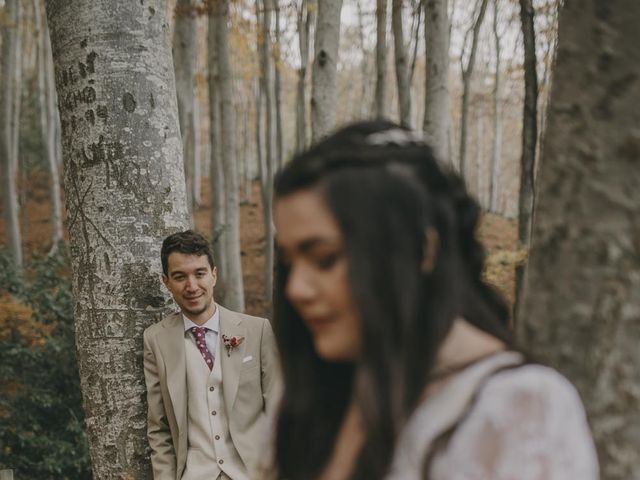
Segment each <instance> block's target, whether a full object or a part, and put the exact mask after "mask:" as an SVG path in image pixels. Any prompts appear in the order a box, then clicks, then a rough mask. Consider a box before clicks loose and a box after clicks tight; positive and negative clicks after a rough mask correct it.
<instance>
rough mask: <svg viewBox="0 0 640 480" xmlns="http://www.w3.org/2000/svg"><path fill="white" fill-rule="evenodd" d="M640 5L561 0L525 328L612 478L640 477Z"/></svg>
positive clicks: (524, 306) (523, 313)
mask: <svg viewBox="0 0 640 480" xmlns="http://www.w3.org/2000/svg"><path fill="white" fill-rule="evenodd" d="M638 22H640V3H638V2H637V1H635V0H626V1H623V2H616V4H615V6H614V5H613V4H609V3H602V4H597V3H586V4H585V3H584V2H577V1H567V2H565V6H564V9H563V10H562V11H561V13H560V26H559V45H558V56H557V62H556V68H555V73H554V80H553V87H552V92H551V100H550V103H549V107H548V108H549V110H548V128H547V130H546V132H547V133H546V136H545V140H544V144H545V145H544V151H543V155H544V158H543V159H542V161H541V163H540V168H539V173H538V180H537V183H536V186H537V194H536V210H535V218H534V224H533V236H532V248H531V255H530V260H529V266H528V268H527V277H526V286H525V293H524V296H523V299H522V302H521V307H522V308H521V315H520V321H519V327H520V328H519V332H518V333H519V334H520V336H521V340H522V341H523V342H524V344H525V345H526V346H528V347H532V348H533V349H535V351H537V352H540V353H542V354H543V355H544V358H545V359H546V360H547V361H548V362H550V363H551V364H552V365H553V366H555V367H557V368H559V369H560V371H562V372H563V373H565V374H566V375H567V376H568V377H569V378H570V379H571V380H572V381H573V382H574V383H575V385H576V387H577V388H578V390H579V392H580V393H581V394H582V399H583V401H584V403H585V406H586V409H587V413H588V416H589V418H590V421H591V426H592V429H593V433H594V436H595V441H596V446H597V448H598V452H599V457H600V467H601V475H602V478H603V479H607V480H623V479H624V480H627V479H637V478H640V450H638V444H637V442H636V441H635V440H634V439H637V438H640V410H639V409H638V405H639V404H640V369H638V365H640V349H639V348H638V344H639V342H640V254H639V248H640V243H639V242H638V239H639V237H638V232H640V189H638V185H640V164H639V163H638V157H639V155H640V134H639V133H638V125H640V111H639V110H638V103H639V102H640V51H639V50H638V48H637V46H638V44H639V43H640V29H638Z"/></svg>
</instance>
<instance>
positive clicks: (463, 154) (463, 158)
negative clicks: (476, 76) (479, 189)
mask: <svg viewBox="0 0 640 480" xmlns="http://www.w3.org/2000/svg"><path fill="white" fill-rule="evenodd" d="M478 1H479V8H478V16H477V18H476V20H475V22H474V23H473V26H472V30H471V32H472V33H471V51H470V53H469V59H468V61H467V65H466V66H463V67H462V108H461V113H460V154H459V156H460V163H459V165H460V174H461V175H462V176H465V175H466V170H467V142H468V136H469V135H468V129H469V107H470V105H469V101H470V97H471V78H472V77H473V70H474V67H475V64H476V53H477V51H478V38H479V36H480V28H481V27H482V21H483V20H484V14H485V12H486V11H487V5H488V4H489V0H478Z"/></svg>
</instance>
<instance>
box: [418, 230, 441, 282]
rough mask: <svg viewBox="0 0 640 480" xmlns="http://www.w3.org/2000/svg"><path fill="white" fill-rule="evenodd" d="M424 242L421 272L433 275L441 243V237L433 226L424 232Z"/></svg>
mask: <svg viewBox="0 0 640 480" xmlns="http://www.w3.org/2000/svg"><path fill="white" fill-rule="evenodd" d="M423 242H424V243H423V247H422V252H423V253H422V264H421V265H420V270H422V271H423V272H424V273H431V272H433V270H434V269H435V268H436V261H437V260H438V259H437V256H438V246H439V245H438V244H439V243H440V235H438V231H437V230H436V229H435V228H433V227H432V226H431V225H429V226H428V227H427V228H425V230H424V240H423Z"/></svg>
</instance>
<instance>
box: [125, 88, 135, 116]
mask: <svg viewBox="0 0 640 480" xmlns="http://www.w3.org/2000/svg"><path fill="white" fill-rule="evenodd" d="M122 104H123V105H124V109H125V110H126V111H127V112H129V113H133V111H134V110H135V109H136V99H135V98H133V95H131V94H130V93H129V92H125V93H124V95H123V96H122Z"/></svg>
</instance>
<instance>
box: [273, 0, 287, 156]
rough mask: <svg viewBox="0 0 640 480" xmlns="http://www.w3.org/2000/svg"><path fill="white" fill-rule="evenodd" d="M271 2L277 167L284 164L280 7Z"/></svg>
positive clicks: (276, 1)
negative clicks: (273, 35)
mask: <svg viewBox="0 0 640 480" xmlns="http://www.w3.org/2000/svg"><path fill="white" fill-rule="evenodd" d="M271 1H272V4H273V13H274V15H275V21H276V25H275V44H274V45H273V49H272V52H273V66H274V75H275V78H274V81H275V83H274V91H275V92H274V101H275V110H276V111H275V113H276V159H277V166H278V168H282V166H283V165H284V146H283V133H282V80H281V78H280V69H281V65H280V62H281V60H280V53H281V51H282V45H280V7H279V5H278V0H271Z"/></svg>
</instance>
